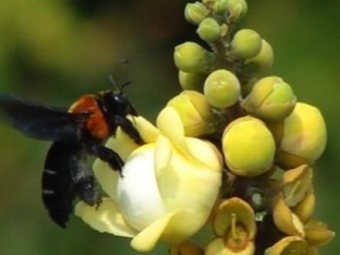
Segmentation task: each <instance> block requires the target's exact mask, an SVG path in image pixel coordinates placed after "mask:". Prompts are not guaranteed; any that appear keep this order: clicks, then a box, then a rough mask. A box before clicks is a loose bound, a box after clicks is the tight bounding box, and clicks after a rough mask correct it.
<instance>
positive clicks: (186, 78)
mask: <svg viewBox="0 0 340 255" xmlns="http://www.w3.org/2000/svg"><path fill="white" fill-rule="evenodd" d="M205 78H206V75H205V74H203V73H186V72H183V71H179V72H178V79H179V83H180V84H181V87H182V89H183V90H198V91H202V88H203V84H204V81H205Z"/></svg>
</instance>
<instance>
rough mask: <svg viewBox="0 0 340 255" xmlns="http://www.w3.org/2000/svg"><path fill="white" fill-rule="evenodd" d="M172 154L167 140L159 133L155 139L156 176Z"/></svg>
mask: <svg viewBox="0 0 340 255" xmlns="http://www.w3.org/2000/svg"><path fill="white" fill-rule="evenodd" d="M172 154H173V148H172V145H171V143H170V142H169V140H168V139H167V138H166V137H164V136H162V135H160V136H159V137H158V139H157V143H156V149H155V159H154V160H155V168H156V173H157V176H158V174H159V172H160V171H162V169H164V168H165V167H166V166H167V165H168V164H169V162H170V160H171V158H172Z"/></svg>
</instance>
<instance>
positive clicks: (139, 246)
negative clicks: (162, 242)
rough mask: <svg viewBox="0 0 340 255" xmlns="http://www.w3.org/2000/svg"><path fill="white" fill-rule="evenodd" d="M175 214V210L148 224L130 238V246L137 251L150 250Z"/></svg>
mask: <svg viewBox="0 0 340 255" xmlns="http://www.w3.org/2000/svg"><path fill="white" fill-rule="evenodd" d="M175 214H176V212H174V213H171V214H167V215H165V216H163V217H161V218H159V219H158V220H156V221H155V222H153V223H152V224H150V225H149V226H148V227H147V228H145V229H144V230H143V231H141V232H140V233H138V235H136V236H135V238H133V239H132V241H131V246H132V247H133V248H134V249H136V250H138V251H144V252H145V251H150V250H152V249H153V248H154V247H155V245H156V243H157V242H158V241H159V239H160V238H161V235H162V234H163V232H164V230H165V228H166V227H167V225H168V224H169V221H170V220H171V218H172V217H173V216H174V215H175Z"/></svg>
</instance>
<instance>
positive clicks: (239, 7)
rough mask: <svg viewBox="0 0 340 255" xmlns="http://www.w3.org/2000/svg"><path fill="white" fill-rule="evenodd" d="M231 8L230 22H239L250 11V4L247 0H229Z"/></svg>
mask: <svg viewBox="0 0 340 255" xmlns="http://www.w3.org/2000/svg"><path fill="white" fill-rule="evenodd" d="M228 10H229V17H228V20H229V22H232V23H237V22H240V21H241V19H242V18H243V17H244V16H245V15H246V13H247V11H248V5H247V2H246V1H245V0H229V1H228Z"/></svg>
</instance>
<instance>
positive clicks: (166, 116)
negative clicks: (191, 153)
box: [157, 106, 188, 153]
mask: <svg viewBox="0 0 340 255" xmlns="http://www.w3.org/2000/svg"><path fill="white" fill-rule="evenodd" d="M157 127H158V128H159V130H160V131H161V132H162V134H163V135H164V136H166V137H167V138H168V139H169V140H170V142H171V144H172V145H173V146H175V147H176V148H177V149H178V150H180V151H182V152H183V153H187V152H188V148H187V145H186V143H185V139H184V127H183V123H182V120H181V117H180V115H179V114H178V112H177V111H176V110H175V108H173V107H172V106H167V107H165V108H164V109H163V110H162V111H161V112H160V113H159V114H158V117H157Z"/></svg>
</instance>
